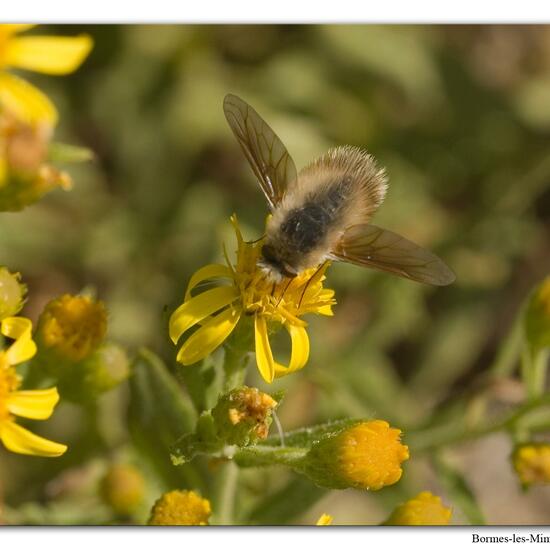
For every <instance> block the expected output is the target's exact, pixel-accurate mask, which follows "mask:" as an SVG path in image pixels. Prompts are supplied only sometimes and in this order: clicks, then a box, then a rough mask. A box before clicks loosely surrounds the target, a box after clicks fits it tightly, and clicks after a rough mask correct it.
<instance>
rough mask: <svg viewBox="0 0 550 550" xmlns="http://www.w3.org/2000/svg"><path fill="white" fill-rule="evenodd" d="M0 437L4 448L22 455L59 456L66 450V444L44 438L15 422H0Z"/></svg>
mask: <svg viewBox="0 0 550 550" xmlns="http://www.w3.org/2000/svg"><path fill="white" fill-rule="evenodd" d="M0 439H1V440H2V443H4V446H5V447H6V449H8V450H9V451H12V452H14V453H20V454H23V455H36V456H61V455H62V454H63V453H64V452H65V451H66V450H67V445H62V444H61V443H55V441H50V440H49V439H44V438H43V437H40V436H38V435H35V434H33V433H32V432H29V430H26V429H25V428H22V427H21V426H18V425H17V424H16V423H15V422H2V423H0Z"/></svg>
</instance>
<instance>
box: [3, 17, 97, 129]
mask: <svg viewBox="0 0 550 550" xmlns="http://www.w3.org/2000/svg"><path fill="white" fill-rule="evenodd" d="M32 27H33V25H4V24H2V25H0V106H1V107H3V108H5V109H7V110H8V111H10V112H11V113H14V114H15V115H16V117H17V118H18V119H20V120H24V121H26V122H28V123H31V124H34V123H39V122H40V123H47V124H48V125H49V126H54V125H55V123H56V122H57V111H56V110H55V107H54V106H53V104H52V103H51V101H50V100H49V99H48V98H47V97H46V96H45V95H44V94H43V93H42V92H41V91H40V90H38V89H37V88H35V87H34V86H32V85H31V84H29V83H28V82H26V81H25V80H22V79H21V78H18V77H16V76H14V75H12V74H9V73H7V72H6V69H11V68H15V69H26V70H30V71H36V72H39V73H45V74H51V75H64V74H68V73H72V72H73V71H75V70H76V69H78V67H79V66H80V65H81V63H82V62H83V61H84V59H86V57H87V56H88V54H89V53H90V50H91V49H92V45H93V43H92V39H91V38H90V37H89V36H87V35H80V36H75V37H68V36H25V37H22V36H20V34H21V33H22V32H24V31H26V30H28V29H29V28H32Z"/></svg>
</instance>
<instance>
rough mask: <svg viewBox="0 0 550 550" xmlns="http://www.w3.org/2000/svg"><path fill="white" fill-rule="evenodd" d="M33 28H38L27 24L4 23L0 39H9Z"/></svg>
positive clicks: (0, 30) (1, 26)
mask: <svg viewBox="0 0 550 550" xmlns="http://www.w3.org/2000/svg"><path fill="white" fill-rule="evenodd" d="M33 27H36V25H33V24H27V23H9V24H8V23H4V24H2V25H0V37H2V38H7V37H8V36H12V35H13V34H18V33H21V32H25V31H28V30H29V29H32V28H33Z"/></svg>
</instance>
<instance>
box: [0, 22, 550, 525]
mask: <svg viewBox="0 0 550 550" xmlns="http://www.w3.org/2000/svg"><path fill="white" fill-rule="evenodd" d="M39 31H40V32H36V31H33V32H36V34H44V33H51V34H64V35H73V34H76V33H79V32H86V33H89V34H90V35H92V36H93V38H94V41H95V47H94V49H93V51H92V53H91V55H90V57H89V58H88V60H87V61H86V62H85V63H84V65H83V66H82V68H81V69H79V70H78V71H77V72H76V73H75V74H73V75H70V76H68V77H63V78H55V77H39V76H36V75H32V77H31V76H29V77H28V78H29V79H30V80H31V81H32V82H33V83H35V84H37V85H38V86H40V87H41V89H43V90H44V91H45V92H46V93H47V94H48V95H49V96H50V97H51V98H52V99H53V101H54V102H55V103H56V105H57V106H58V108H59V111H60V115H61V124H60V127H59V128H58V130H57V133H56V139H57V140H61V141H66V142H70V143H75V144H80V145H84V146H86V147H89V148H90V149H92V150H93V151H94V152H95V154H96V160H95V161H94V162H92V163H89V164H87V165H84V166H78V167H76V168H75V167H71V168H70V172H71V175H72V176H73V178H74V180H75V186H74V189H73V190H72V191H71V192H69V193H65V192H62V191H56V192H53V193H51V194H50V195H48V196H47V197H46V198H45V199H44V200H42V201H41V202H40V203H38V204H36V205H34V206H31V207H28V208H27V209H26V210H25V211H24V212H22V213H15V214H9V213H8V214H2V215H1V216H0V263H1V264H4V265H6V266H7V267H9V269H11V270H12V271H20V272H21V273H22V274H23V278H24V281H25V282H27V283H28V285H29V299H28V303H27V305H26V308H25V310H24V313H25V314H26V315H28V316H29V317H31V318H32V319H33V321H36V318H37V316H38V315H39V313H40V311H41V310H42V307H43V306H44V304H45V303H46V302H47V301H48V300H50V299H51V298H53V297H55V296H57V295H59V294H61V293H64V292H78V291H80V290H82V289H83V288H85V287H93V288H95V289H96V290H97V294H98V296H99V297H100V298H101V299H102V300H104V301H105V302H106V304H107V307H108V310H109V337H110V339H112V340H115V341H117V342H119V343H122V344H123V345H125V346H127V348H128V349H129V350H130V351H132V350H135V349H137V348H138V347H140V346H148V347H150V348H151V349H153V350H154V351H155V352H156V353H158V354H159V355H160V356H161V357H162V358H163V359H164V360H165V361H166V362H167V364H168V365H169V366H170V368H171V369H173V371H174V372H175V373H176V374H177V370H178V369H181V368H183V367H181V366H177V365H176V363H175V348H174V347H173V346H172V345H171V343H170V341H169V339H168V335H167V322H168V317H169V315H170V313H171V312H172V311H173V310H174V308H175V307H176V306H177V305H178V304H179V303H181V301H182V298H183V294H184V291H185V287H186V284H187V281H188V280H189V277H190V275H191V274H192V273H193V272H194V271H195V270H196V269H198V268H199V267H201V266H202V265H204V264H205V263H209V262H212V261H217V260H221V259H222V254H221V252H222V242H225V243H226V245H227V246H228V250H230V251H232V250H233V249H234V246H235V241H234V237H233V233H232V230H231V226H230V223H229V216H230V215H231V214H232V213H233V212H235V213H237V214H238V217H239V220H240V222H241V225H242V227H243V232H244V234H245V237H247V238H250V239H255V238H257V237H259V236H260V235H261V234H262V231H263V224H264V220H265V216H266V213H267V207H266V204H265V200H264V198H263V195H262V193H261V192H260V189H259V187H258V186H257V185H256V184H255V182H254V177H253V174H252V171H251V170H250V168H249V166H248V165H247V163H246V161H245V159H244V157H243V155H242V153H241V151H240V149H239V147H238V145H237V143H236V141H235V139H234V137H233V135H232V133H231V131H230V129H229V127H228V126H227V123H226V121H225V118H224V115H223V111H222V101H223V97H224V95H225V94H226V93H228V92H232V93H235V94H237V95H239V96H241V97H243V98H244V99H245V100H246V101H247V102H249V103H250V104H251V105H253V106H254V107H255V108H256V110H258V112H259V113H260V114H261V115H262V116H263V117H264V118H265V119H266V120H267V121H268V123H269V124H270V125H271V126H272V127H273V128H274V129H275V131H276V132H277V133H278V135H279V136H280V137H281V139H282V140H283V142H284V143H285V144H286V146H287V147H288V149H289V151H290V153H291V155H292V156H293V158H294V160H295V162H296V165H297V166H298V168H299V167H301V166H303V165H304V164H306V163H307V162H308V161H310V160H311V159H312V158H314V157H316V156H318V155H320V154H322V153H323V152H325V151H326V150H327V149H328V148H329V147H331V146H335V145H341V144H353V145H358V146H361V147H364V148H366V149H367V150H368V151H369V152H370V153H372V154H373V155H374V156H375V157H376V158H377V159H378V161H379V162H380V163H381V164H382V165H384V166H385V167H386V168H387V172H388V174H389V178H390V187H389V192H388V195H387V198H386V201H385V203H384V204H383V206H382V207H381V209H380V211H379V213H378V214H377V215H376V217H375V220H374V221H375V223H376V224H377V225H381V226H383V227H386V228H388V229H390V230H392V231H396V232H398V233H401V234H403V235H405V236H407V237H408V238H409V239H411V240H414V241H416V242H418V243H419V244H422V245H424V246H426V247H428V248H430V249H432V250H434V251H435V252H436V253H438V254H439V255H440V256H441V257H442V258H444V259H445V261H446V262H447V263H448V264H449V265H450V266H451V267H452V268H453V269H454V271H455V272H456V274H457V281H456V283H455V284H454V285H452V286H451V287H445V288H431V287H427V286H422V285H420V284H416V283H413V282H410V281H407V280H401V279H399V278H396V277H392V276H390V275H385V274H380V273H376V272H374V271H367V270H362V269H360V268H357V267H352V266H347V265H334V266H333V267H331V269H330V270H329V272H328V283H327V284H328V286H329V287H332V288H335V289H336V297H337V301H338V304H337V306H336V307H335V308H334V311H335V316H334V317H333V318H310V320H311V323H310V327H311V330H310V339H311V356H310V360H309V364H308V365H307V367H306V368H305V369H304V370H303V371H301V372H300V373H299V374H296V375H293V376H290V377H288V378H286V379H284V380H282V381H280V382H278V383H276V385H275V386H276V388H277V389H278V388H282V387H284V388H286V389H287V397H286V399H285V401H284V403H283V405H282V407H281V409H280V411H279V412H280V417H281V421H282V423H283V426H284V427H285V429H292V428H295V427H300V426H304V425H306V424H310V423H314V422H317V421H322V420H326V419H331V418H340V417H342V416H375V417H378V418H384V419H387V420H389V421H390V422H391V423H392V424H395V425H396V426H399V427H402V428H403V429H404V430H405V442H407V439H406V434H407V429H409V428H413V427H415V426H418V425H421V424H423V423H425V422H428V421H430V419H433V418H434V416H437V414H438V412H437V411H438V410H439V408H440V407H441V406H443V405H444V404H445V403H446V402H447V401H448V400H449V399H452V398H453V397H454V396H456V395H458V394H460V393H461V392H464V391H468V390H469V388H471V386H472V384H475V381H476V380H478V379H479V376H481V375H483V373H484V372H485V371H486V369H487V368H488V366H489V365H490V364H491V362H492V361H493V360H494V356H495V352H496V349H497V347H498V344H499V342H500V341H501V340H502V339H503V338H504V337H505V335H506V334H507V332H508V330H509V328H510V325H511V323H512V322H513V319H514V317H515V315H516V313H517V310H518V308H519V307H520V305H521V303H522V301H523V300H524V298H525V296H526V295H527V293H528V292H529V291H530V289H531V288H532V287H533V285H534V284H536V283H537V282H538V281H540V280H541V279H542V278H543V277H544V276H545V275H546V274H548V273H549V272H550V246H549V244H548V243H549V237H550V154H549V153H550V27H546V26H484V25H479V26H471V27H470V26H416V25H411V26H333V25H326V26H314V25H311V26H303V25H292V26H271V25H269V26H257V25H250V26H230V25H223V26H209V25H201V26H178V25H169V26H149V25H144V26H132V25H122V26H119V25H108V26H98V25H94V26H46V27H43V28H40V29H39ZM188 368H193V367H188ZM248 381H249V383H250V384H256V385H258V387H260V388H262V389H264V390H265V389H266V386H265V384H263V383H262V382H261V381H260V379H259V377H258V375H257V373H256V372H255V369H253V368H251V369H250V373H249V380H248ZM271 389H273V387H271V388H269V390H271ZM126 401H127V389H126V388H125V386H122V387H120V388H119V389H117V390H114V391H112V392H110V393H109V394H107V395H105V396H104V397H103V398H102V400H101V403H100V415H102V422H103V425H104V429H105V434H106V435H105V437H106V438H107V439H108V440H109V441H111V442H112V443H113V446H119V447H121V448H124V445H125V444H126V442H127V441H128V440H129V436H128V433H127V427H126V425H125V422H124V417H123V414H122V411H123V410H124V407H125V405H126ZM73 413H74V414H73ZM79 415H85V413H82V412H81V411H78V410H77V409H76V408H74V407H73V406H71V405H67V404H63V403H62V404H61V405H60V407H59V408H58V410H57V411H56V414H55V415H54V419H53V420H52V421H50V422H49V423H47V425H46V423H43V424H41V426H40V428H41V431H40V433H41V434H44V435H50V436H52V437H56V438H57V439H58V440H60V441H64V442H68V444H69V445H70V446H71V444H72V443H73V446H74V442H76V441H77V440H79V439H78V438H79V437H82V430H84V429H85V428H84V426H85V420H84V419H83V418H82V416H79ZM96 451H97V452H96ZM510 451H511V446H510V443H509V442H508V440H507V439H506V438H505V437H501V436H494V437H491V438H487V439H484V440H480V441H477V442H472V443H468V444H465V445H461V446H459V447H455V448H453V450H452V452H451V454H450V457H449V459H450V460H451V461H452V462H453V464H455V465H456V467H457V468H458V470H460V471H462V472H463V473H464V475H465V477H466V479H467V481H468V482H469V483H470V485H471V488H472V490H473V491H474V493H475V495H476V497H477V499H478V501H479V504H480V506H481V508H482V509H483V511H484V513H485V516H486V519H487V521H488V522H489V523H496V524H503V523H513V524H522V523H550V512H549V510H550V489H548V488H537V489H534V490H533V491H531V492H530V493H529V494H527V495H525V494H523V493H522V492H521V490H520V488H519V484H518V483H517V480H516V479H515V477H514V475H513V471H512V470H511V468H510V465H509V462H508V455H509V453H510ZM130 452H131V451H130ZM107 458H109V456H108V455H107V454H105V453H104V452H103V451H101V452H99V450H95V449H94V448H93V444H91V445H90V449H88V451H87V453H85V454H84V455H83V456H81V457H80V458H75V457H73V458H71V456H70V453H68V455H67V456H66V457H63V458H61V459H55V460H47V459H38V458H21V457H17V456H14V455H11V456H8V454H7V453H5V452H2V453H0V468H1V471H0V483H1V488H2V493H3V499H4V500H5V502H6V504H8V505H9V506H11V507H13V508H21V507H23V508H24V507H25V506H27V507H28V506H30V507H31V508H32V506H35V507H37V506H38V505H36V504H34V505H30V504H28V503H29V502H30V501H35V502H36V501H38V502H39V503H42V504H48V506H49V507H50V508H48V506H46V509H50V511H49V512H47V514H50V516H48V515H47V514H46V516H40V514H41V513H45V512H40V511H39V510H38V509H32V510H30V511H29V512H28V513H29V514H31V516H32V514H33V513H34V514H38V516H37V517H39V518H41V519H38V520H37V521H38V522H41V521H42V522H44V521H48V520H49V521H50V522H56V521H57V518H58V516H56V515H55V514H56V510H57V509H56V505H55V501H56V499H57V500H59V499H61V501H62V500H63V498H62V497H63V495H64V494H65V493H64V491H65V492H67V491H68V490H67V489H66V485H67V483H69V482H67V480H66V478H67V476H69V478H70V479H71V480H73V485H75V484H76V486H77V488H78V489H74V487H73V485H70V483H69V486H70V487H73V489H71V490H72V491H73V492H72V493H71V492H70V491H69V493H70V496H69V497H66V498H73V499H76V500H75V502H77V503H78V504H77V508H78V507H80V510H79V511H78V513H77V512H74V513H75V514H76V515H75V516H74V517H73V516H70V514H69V515H68V516H67V515H65V516H63V514H66V513H67V512H66V511H62V512H59V514H61V516H60V517H62V519H60V520H59V521H64V522H71V521H82V518H81V516H84V517H85V514H86V512H84V511H83V510H87V509H88V508H86V507H87V506H88V507H89V509H90V510H94V509H95V508H94V506H95V504H94V503H95V500H94V499H95V498H96V497H95V496H94V489H93V488H94V483H95V482H94V479H96V477H97V475H99V474H98V473H97V472H100V471H101V468H102V467H103V464H104V463H105V460H106V459H107ZM71 475H72V476H74V479H76V480H77V481H74V479H73V478H72V477H70V476H71ZM148 475H150V482H151V487H152V488H151V489H150V491H151V499H150V500H149V501H148V505H150V504H151V502H152V500H154V498H156V497H157V496H158V494H159V491H160V490H161V489H162V488H163V487H164V485H165V484H166V481H165V480H164V481H162V480H161V481H159V480H156V481H155V480H154V479H153V478H154V476H153V475H152V474H148ZM94 476H95V477H94ZM288 476H290V474H288V473H287V472H285V471H284V470H283V469H278V468H273V469H272V470H268V471H258V472H254V471H250V472H245V474H243V477H244V489H243V494H242V495H241V496H242V499H243V506H245V505H246V502H247V500H246V499H247V496H246V494H245V493H246V492H247V491H248V492H250V493H256V494H267V493H269V492H270V491H274V490H275V489H276V488H277V487H278V486H279V485H280V484H281V483H282V480H284V479H286V478H287V477H288ZM78 480H80V481H78ZM151 480H152V481H151ZM86 483H88V485H86ZM155 483H156V484H157V485H155ZM79 484H80V485H79ZM163 484H164V485H163ZM59 487H62V488H64V489H62V490H61V489H59ZM83 487H84V488H83ZM396 487H399V489H397V488H391V489H387V490H383V491H382V492H381V493H378V494H376V493H375V494H364V493H360V492H355V491H352V490H349V491H344V492H332V493H330V494H327V495H326V496H325V497H323V499H322V500H321V501H320V502H318V503H317V504H316V505H315V507H314V508H312V509H310V510H308V511H304V513H303V514H301V515H299V516H298V517H297V519H295V520H294V521H295V522H301V523H312V522H314V521H315V519H316V518H317V517H318V516H319V514H320V513H321V512H327V513H329V514H332V515H333V516H335V522H336V523H376V522H378V521H381V520H383V519H384V518H385V517H386V515H387V513H388V510H389V509H390V508H391V506H392V505H394V504H395V503H396V502H399V501H400V500H403V495H404V494H406V495H409V494H410V492H414V491H415V490H423V489H430V490H432V491H433V492H434V493H437V494H440V495H441V496H442V497H443V499H444V501H445V502H446V503H447V504H450V503H451V502H450V499H449V498H448V495H447V494H446V492H445V488H444V487H442V486H441V485H439V483H438V480H437V478H436V477H435V476H434V475H433V472H432V470H431V468H430V467H429V465H428V464H427V463H425V462H424V461H423V460H422V458H420V457H418V458H416V459H415V457H414V455H413V457H412V460H411V461H409V463H407V464H406V465H405V475H404V477H403V480H402V481H401V482H400V483H399V484H398V486H396ZM169 488H174V487H169ZM75 491H76V492H75ZM59 495H61V496H59ZM52 499H53V501H54V504H53V505H52V504H51V502H50V501H52ZM71 502H72V501H71ZM26 503H27V504H26ZM59 506H61V505H59ZM61 508H62V506H61ZM145 508H146V507H145ZM455 511H456V514H455V521H456V522H458V523H460V522H461V521H462V517H461V515H460V511H459V510H457V509H456V508H455ZM92 516H93V513H92ZM44 517H46V519H44ZM89 517H91V516H89ZM75 518H76V519H75ZM90 521H93V520H90Z"/></svg>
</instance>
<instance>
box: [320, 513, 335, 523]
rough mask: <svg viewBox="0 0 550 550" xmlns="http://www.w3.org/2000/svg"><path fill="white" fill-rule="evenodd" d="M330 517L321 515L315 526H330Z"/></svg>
mask: <svg viewBox="0 0 550 550" xmlns="http://www.w3.org/2000/svg"><path fill="white" fill-rule="evenodd" d="M332 519H333V518H332V516H329V515H328V514H323V515H322V516H321V517H320V518H319V519H318V520H317V523H316V525H332Z"/></svg>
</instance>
